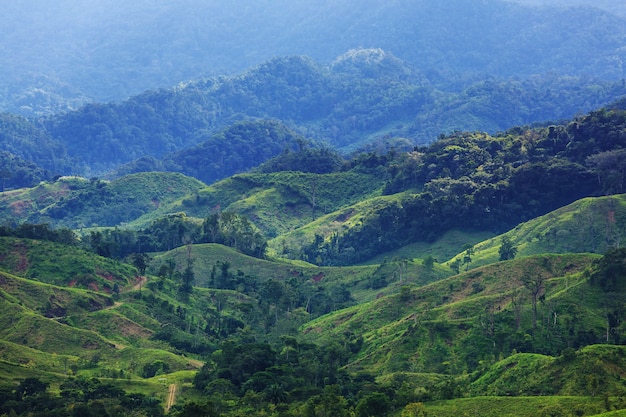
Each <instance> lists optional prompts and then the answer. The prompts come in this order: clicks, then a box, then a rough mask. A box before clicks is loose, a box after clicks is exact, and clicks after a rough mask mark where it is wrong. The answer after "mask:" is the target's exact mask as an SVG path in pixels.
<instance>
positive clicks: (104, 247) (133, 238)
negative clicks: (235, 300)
mask: <svg viewBox="0 0 626 417" xmlns="http://www.w3.org/2000/svg"><path fill="white" fill-rule="evenodd" d="M83 240H84V241H85V242H86V243H87V244H88V245H89V246H90V247H91V248H92V249H93V250H94V251H95V252H96V253H97V254H98V255H101V256H105V257H109V258H116V259H123V258H125V257H127V256H128V255H131V254H133V253H145V252H161V251H168V250H171V249H174V248H177V247H179V246H185V245H189V244H194V243H219V244H223V245H226V246H230V247H232V248H235V249H237V250H238V251H240V252H241V253H244V254H246V255H250V256H254V257H257V258H263V257H265V250H266V248H267V241H266V239H265V238H264V237H263V236H262V235H261V233H260V232H259V231H258V230H257V229H256V227H255V226H254V225H253V224H252V223H251V222H250V220H249V219H248V218H247V217H245V216H243V215H240V214H236V213H232V212H220V213H214V214H212V215H210V216H209V217H207V218H206V219H205V220H204V221H200V222H198V220H197V219H191V218H188V217H187V216H186V215H185V214H184V213H174V214H170V215H167V216H165V217H161V218H159V219H157V220H155V221H154V222H152V223H151V224H150V226H148V227H146V228H143V229H140V230H131V229H120V228H111V229H104V230H102V231H92V232H90V233H89V234H88V235H87V236H86V237H85V238H84V239H83Z"/></svg>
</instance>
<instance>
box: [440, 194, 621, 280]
mask: <svg viewBox="0 0 626 417" xmlns="http://www.w3.org/2000/svg"><path fill="white" fill-rule="evenodd" d="M625 203H626V195H624V194H621V195H613V196H607V197H597V198H585V199H582V200H578V201H576V202H574V203H572V204H569V205H567V206H565V207H562V208H560V209H557V210H555V211H553V212H550V213H548V214H546V215H544V216H541V217H538V218H536V219H533V220H530V221H528V222H525V223H521V224H519V225H518V226H516V227H515V228H514V229H513V230H511V231H509V232H506V233H504V234H502V235H500V236H497V237H494V238H492V239H488V240H486V241H484V242H481V243H480V244H477V245H474V246H473V254H472V260H471V263H470V266H471V267H472V268H475V267H478V266H481V265H486V264H490V263H493V262H497V261H498V260H499V258H500V255H501V254H500V252H499V250H500V248H501V247H502V239H503V238H505V239H509V241H510V244H511V245H512V246H513V247H514V248H515V249H516V255H517V256H529V255H536V254H540V253H571V252H577V253H584V252H588V253H605V252H606V251H607V250H609V249H610V248H612V247H617V246H620V245H621V241H622V230H624V227H626V204H625ZM463 257H464V254H463V253H461V254H458V255H457V256H456V257H454V258H452V259H450V261H449V262H448V264H450V263H453V262H455V261H457V260H458V261H459V262H462V258H463Z"/></svg>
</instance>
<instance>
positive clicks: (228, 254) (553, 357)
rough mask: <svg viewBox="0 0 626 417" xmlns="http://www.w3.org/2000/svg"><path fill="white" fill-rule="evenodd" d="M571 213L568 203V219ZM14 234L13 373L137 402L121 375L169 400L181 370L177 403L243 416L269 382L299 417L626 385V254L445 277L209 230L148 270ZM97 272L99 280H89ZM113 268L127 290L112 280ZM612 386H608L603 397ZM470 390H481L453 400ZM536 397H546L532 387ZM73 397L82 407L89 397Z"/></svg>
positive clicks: (549, 400)
mask: <svg viewBox="0 0 626 417" xmlns="http://www.w3.org/2000/svg"><path fill="white" fill-rule="evenodd" d="M292 175H293V174H292ZM277 178H280V176H278V177H277ZM606 199H607V198H600V199H597V205H598V206H600V207H602V206H603V204H604V203H603V202H604V201H605V200H606ZM590 201H591V200H583V201H581V202H579V204H583V205H587V206H593V205H594V203H595V200H594V203H590ZM570 212H571V210H569V209H568V210H560V211H557V212H555V213H553V214H552V216H553V217H554V218H555V219H557V220H555V221H557V222H558V221H561V219H564V220H565V219H567V218H569V213H570ZM566 238H567V237H564V239H566ZM3 242H4V243H3V247H5V250H4V253H5V254H4V255H1V256H0V257H1V258H2V260H3V263H2V264H1V265H0V269H2V270H3V271H6V272H3V273H2V279H1V280H0V285H1V287H2V291H1V294H2V297H3V299H4V302H3V303H2V305H3V306H4V309H3V311H2V314H0V321H2V322H3V326H2V328H3V329H4V330H3V333H2V335H1V336H2V337H1V340H2V342H1V343H0V346H1V348H0V351H1V352H2V370H1V371H0V372H4V373H5V375H7V379H8V380H13V379H15V380H16V382H15V384H14V385H13V387H16V386H17V387H19V385H18V384H19V383H20V381H25V380H24V378H25V376H26V375H28V376H30V377H32V378H35V379H36V380H37V381H47V382H49V383H51V384H52V386H53V387H61V390H64V389H68V387H69V385H68V384H69V383H76V384H78V386H82V385H80V384H83V383H85V382H81V381H85V378H87V380H89V379H88V378H92V377H96V378H98V379H97V380H91V381H92V382H90V384H96V386H98V385H97V384H111V385H106V386H107V387H108V388H107V390H104V386H103V390H104V391H103V392H102V393H101V394H98V395H101V397H96V398H110V399H109V400H107V401H113V403H115V404H120V402H121V401H123V397H120V395H130V394H120V393H119V391H115V390H114V387H121V388H123V390H124V391H122V392H126V393H133V392H135V393H144V394H142V395H144V397H141V398H152V399H153V400H152V402H147V403H145V404H144V402H142V404H144V406H148V405H147V404H152V406H157V407H158V406H163V405H164V404H165V402H166V399H167V398H166V397H167V395H166V392H167V390H166V388H167V387H165V386H164V385H163V383H160V382H159V381H161V380H163V379H164V378H166V379H167V380H168V381H174V382H173V383H174V384H176V385H177V386H178V387H179V389H180V390H181V391H180V398H179V404H181V405H180V408H178V409H175V410H174V411H173V412H175V413H176V412H180V413H184V412H185V411H184V410H185V409H191V407H193V402H194V401H199V402H200V403H203V402H204V401H207V400H208V401H210V403H211V404H218V405H219V407H223V408H222V410H223V411H222V413H224V414H227V415H229V414H230V413H236V412H237V410H241V409H242V408H241V407H243V409H245V407H248V406H246V405H245V401H248V400H247V399H245V400H244V398H250V397H249V396H251V395H253V393H257V395H259V397H258V398H257V400H256V401H257V403H256V404H258V407H259V412H264V411H263V410H269V409H271V407H272V404H276V405H278V404H285V405H284V406H285V407H289V408H290V409H292V410H293V412H295V413H296V414H297V413H300V412H301V411H302V410H303V409H306V408H307V407H313V406H314V405H315V404H318V405H319V403H318V401H321V398H323V397H321V396H329V397H328V398H335V399H336V400H337V401H339V404H343V405H341V406H340V409H342V410H346V409H348V408H351V407H354V408H357V407H360V408H361V409H362V408H363V407H366V406H367V404H368V402H367V401H374V398H377V400H376V403H380V404H386V407H389V408H388V409H387V411H385V412H392V411H391V410H393V409H395V410H396V411H395V412H396V413H399V412H400V411H401V410H403V409H405V408H406V407H409V405H410V404H412V403H417V402H422V403H423V404H422V405H421V406H420V407H426V410H429V412H437V413H438V414H439V413H443V414H442V415H447V414H446V413H449V412H451V411H450V410H451V408H452V407H454V408H455V409H456V410H459V407H461V409H463V410H469V409H471V408H472V407H475V406H476V405H477V404H480V401H491V402H496V403H497V404H499V405H498V406H497V407H500V408H499V409H502V407H505V408H506V407H517V412H518V414H515V413H514V412H513V411H512V412H511V415H529V416H530V415H535V414H536V412H537V410H544V409H548V408H549V407H551V406H552V405H553V404H555V402H556V403H557V404H559V405H560V407H561V409H562V408H563V407H566V406H565V405H564V404H570V406H571V407H575V408H577V409H579V410H581V415H591V414H596V413H599V412H601V411H603V410H606V409H607V408H606V407H607V405H606V404H607V401H608V404H609V407H615V408H619V407H621V405H620V403H619V400H618V396H620V395H622V393H623V392H624V390H626V387H624V386H623V384H622V383H621V382H620V381H621V379H620V378H622V377H623V375H621V374H620V372H619V370H616V369H619V368H615V365H616V364H619V362H616V361H617V360H618V359H617V358H619V357H621V356H620V355H621V353H620V352H621V350H620V349H621V347H619V346H612V345H598V343H607V342H609V343H610V344H617V343H619V341H620V340H621V334H622V333H623V328H622V324H621V323H622V320H621V315H622V314H623V313H622V312H621V310H620V308H619V305H620V303H623V300H622V297H623V288H622V287H623V285H622V284H623V283H621V280H618V281H610V280H608V281H607V280H606V279H605V278H604V277H606V275H603V274H604V272H602V271H605V270H606V271H610V270H613V269H611V268H613V266H611V265H613V264H612V262H614V260H611V259H614V258H609V257H606V258H601V257H600V256H598V255H589V254H581V255H573V254H562V255H540V256H534V257H524V258H522V257H520V258H518V259H515V260H512V261H506V262H499V263H495V264H491V265H486V266H483V267H479V268H476V269H472V270H471V271H467V272H463V273H462V274H459V275H455V276H451V277H449V278H445V277H446V276H449V274H450V273H452V272H451V271H450V270H449V269H447V268H445V267H443V266H440V265H438V264H437V263H431V264H429V263H428V262H426V260H424V261H419V260H391V261H384V262H382V263H381V264H379V265H369V266H359V267H340V268H332V267H317V266H314V265H310V264H309V265H307V264H303V263H287V262H280V263H276V262H270V261H268V260H262V259H257V258H253V257H249V256H245V255H242V254H241V253H238V252H237V251H235V250H232V249H229V248H226V247H224V246H221V245H215V244H193V245H191V246H188V247H187V248H185V247H181V248H177V249H175V250H173V251H170V252H165V253H161V254H154V255H153V256H152V257H151V259H150V260H149V265H148V269H147V272H148V274H149V275H148V280H147V282H145V281H144V280H143V279H141V278H137V276H136V275H137V270H136V269H135V267H131V266H129V265H120V264H118V263H117V262H116V261H113V260H110V259H106V258H101V257H98V256H96V255H93V254H90V253H88V252H85V251H84V250H82V249H78V248H76V247H73V246H69V247H68V246H64V245H62V244H59V243H52V242H44V241H35V240H30V239H16V238H10V237H6V238H3ZM476 246H477V247H480V245H476ZM18 255H19V256H18ZM617 255H618V257H617V258H615V259H618V260H619V259H621V258H620V257H619V256H621V255H619V253H618V254H617ZM47 257H49V259H51V260H55V262H53V263H46V259H47ZM59 260H61V261H59ZM77 260H82V261H80V262H76V261H77ZM599 260H602V261H601V262H600V261H599ZM46 265H47V266H46ZM90 268H91V269H90ZM89 271H95V274H94V272H89ZM90 273H91V274H93V275H91V277H92V278H91V280H92V281H91V283H89V282H88V281H89V278H87V279H86V280H85V279H78V280H76V281H75V280H74V277H76V278H78V277H88V276H89V275H88V274H90ZM13 274H21V275H22V276H23V277H27V278H20V277H17V276H16V275H13ZM620 276H621V275H620ZM112 277H113V278H112ZM34 279H37V280H38V281H36V280H34ZM97 279H104V281H94V280H97ZM111 279H113V280H114V282H116V283H118V285H117V289H116V290H113V291H110V290H107V287H106V285H104V284H102V283H100V284H96V282H108V283H109V284H110V283H111V282H113V281H111ZM186 282H191V283H192V284H193V285H194V287H193V288H192V289H191V290H188V289H186V287H185V283H186ZM50 283H54V284H55V285H51V284H50ZM78 283H80V284H79V285H78ZM79 287H80V288H79ZM108 288H111V287H108ZM537 288H538V290H537ZM111 289H112V288H111ZM607 320H608V321H607ZM301 325H302V327H299V326H301ZM607 326H608V327H607ZM607 329H608V330H607ZM607 331H608V333H607ZM607 338H608V339H607ZM68 341H72V342H71V343H68ZM520 352H523V353H520ZM183 354H184V356H183ZM249 355H252V356H249ZM250 358H256V359H255V360H254V361H252V362H251V359H250ZM203 362H204V363H207V364H209V365H208V366H204V367H202V368H200V367H201V366H202V363H203ZM194 369H200V372H198V373H196V372H195V371H193V370H194ZM574 375H575V376H574ZM583 375H593V378H594V379H593V380H592V379H585V378H586V377H584V378H583V377H582V376H583ZM73 378H76V379H73ZM302 378H304V379H302ZM581 378H582V379H581ZM72 381H75V382H72ZM98 381H100V382H98ZM104 381H106V382H104ZM577 381H578V382H577ZM333 384H341V386H342V388H341V391H339V392H337V391H335V388H333ZM272 386H274V388H270V387H272ZM276 387H280V388H281V390H280V391H273V390H275V389H276ZM55 389H58V388H55ZM72 389H76V388H72ZM82 389H86V388H80V390H82ZM3 392H5V391H3ZM81 392H82V391H81ZM85 392H86V391H85ZM116 392H117V393H116ZM246 392H247V394H246ZM600 392H605V393H607V394H608V396H609V398H608V400H604V401H602V402H598V401H597V400H595V399H593V398H592V397H591V396H594V395H596V394H598V393H600ZM225 393H228V394H227V395H228V398H230V400H228V401H229V402H226V400H225V398H224V395H225ZM281 393H284V394H281ZM400 394H401V395H400ZM3 395H4V394H3ZM7 395H13V394H10V393H9V394H7ZM47 395H51V398H54V394H47ZM133 395H134V394H133ZM381 395H383V396H382V397H381ZM391 395H393V398H394V399H393V400H391V399H390V398H392V397H391ZM467 395H470V396H472V398H473V400H471V401H470V400H469V399H464V400H457V401H458V402H454V403H449V402H445V401H443V400H447V399H451V398H457V397H460V396H467ZM529 395H530V396H533V395H542V397H541V398H543V399H542V400H540V399H539V397H538V398H537V399H534V400H533V399H530V398H528V399H523V398H524V396H529ZM246 396H248V397H246ZM476 396H508V397H510V396H515V397H516V398H518V399H517V400H513V399H512V398H508V399H505V398H501V397H485V398H484V399H483V400H481V399H480V398H478V397H476ZM559 396H569V397H568V399H565V397H563V399H560V398H561V397H559ZM72 398H73V399H72V402H71V403H72V404H76V405H75V406H79V405H80V404H82V403H83V402H84V401H87V400H86V398H88V397H83V396H82V394H81V395H77V396H76V397H72ZM341 398H343V399H342V400H341ZM384 398H387V400H384ZM487 398H493V399H491V400H488V399H487ZM28 401H34V400H33V399H30V400H26V399H23V400H22V401H21V402H19V403H16V404H22V405H23V406H24V407H27V404H30V403H29V402H28ZM51 401H52V400H51ZM142 401H143V400H142ZM145 401H147V400H145ZM185 401H189V403H188V404H187V405H186V406H183V405H182V404H184V402H185ZM381 401H382V403H381ZM385 401H388V402H385ZM463 401H466V402H463ZM113 403H107V404H108V405H104V404H103V407H105V408H107V407H111V404H113ZM509 403H510V404H509ZM7 404H13V403H7ZM286 404H290V405H289V406H287V405H286ZM507 404H509V405H507ZM513 404H516V406H514V405H513ZM522 404H523V407H522ZM127 406H128V405H127ZM371 406H373V405H371ZM485 406H486V405H485ZM59 407H65V405H59ZM416 407H417V406H416ZM465 407H467V408H465ZM519 407H522V408H519ZM297 410H300V411H297ZM522 410H526V411H522ZM392 414H393V412H392Z"/></svg>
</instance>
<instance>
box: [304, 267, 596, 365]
mask: <svg viewBox="0 0 626 417" xmlns="http://www.w3.org/2000/svg"><path fill="white" fill-rule="evenodd" d="M593 259H595V257H594V256H590V255H562V256H558V255H554V256H542V257H537V258H525V259H522V260H515V261H512V262H504V263H497V264H494V265H489V266H485V267H483V268H480V269H477V270H474V271H469V272H466V273H462V274H460V275H456V276H453V277H450V278H447V279H443V280H440V281H436V282H434V283H431V284H429V285H426V286H423V287H418V288H414V289H413V290H412V291H411V293H410V294H404V296H403V295H402V294H395V295H392V296H389V297H383V298H379V299H377V300H374V301H371V302H369V303H365V304H361V305H357V306H354V307H351V308H348V309H345V310H342V311H338V312H336V313H333V314H329V315H326V316H323V317H320V318H318V319H316V320H314V321H312V322H309V323H307V324H305V325H304V326H303V328H302V331H303V333H304V334H305V335H308V336H309V337H314V338H316V339H319V338H333V337H334V336H336V335H340V334H343V333H350V332H352V333H355V332H358V333H360V334H362V335H363V338H364V345H363V348H362V349H361V351H360V352H359V354H358V355H357V357H355V358H354V360H353V361H352V363H351V364H350V365H348V368H349V369H352V370H358V369H366V368H367V369H370V370H375V371H376V370H377V371H378V372H382V373H384V372H396V371H407V370H411V371H414V372H424V371H426V372H428V371H429V369H431V368H432V365H433V364H429V363H428V362H427V358H428V357H429V354H430V353H431V352H429V349H431V348H432V345H433V343H434V340H433V339H432V338H431V339H430V342H429V337H431V336H432V335H433V333H432V332H433V331H436V329H437V328H438V326H439V324H441V323H444V324H445V326H444V328H447V329H448V330H447V336H446V337H445V340H446V343H450V344H451V345H450V351H449V352H448V353H449V354H450V355H451V358H450V360H451V361H454V359H453V358H452V357H453V356H454V355H459V354H461V352H462V351H463V348H464V346H463V345H462V344H463V343H464V342H465V340H464V336H466V332H465V330H467V328H468V324H470V323H472V322H473V321H475V320H476V319H477V318H478V317H479V316H480V315H481V314H484V312H485V311H487V310H488V309H490V308H498V309H501V310H504V311H506V310H507V309H510V308H511V306H510V297H511V294H512V293H513V291H515V290H516V289H518V288H521V287H522V286H523V285H522V283H521V282H520V278H521V276H522V275H523V273H524V271H525V270H527V269H528V268H533V269H535V270H537V271H541V274H543V275H544V276H545V277H546V278H547V279H548V281H547V283H546V294H547V297H552V296H554V297H559V298H564V300H565V296H566V295H567V294H568V293H570V292H576V293H575V294H574V298H576V296H577V295H578V292H577V290H576V288H577V286H578V285H583V282H584V281H585V278H584V277H582V275H581V274H579V273H578V272H580V271H581V270H582V269H584V268H585V267H586V266H588V265H589V264H590V262H591V261H592V260H593ZM564 275H565V276H567V278H559V277H561V276H564ZM564 302H572V303H574V302H577V303H579V302H580V300H577V301H575V300H566V301H564ZM589 316H590V317H589V320H590V321H591V320H592V318H593V317H594V316H593V315H591V314H590V315H589ZM525 319H526V320H528V316H526V317H525ZM593 324H594V325H596V326H599V327H601V326H602V322H599V323H593ZM590 325H592V324H590ZM439 327H441V326H439ZM444 328H442V329H441V330H444ZM429 329H431V330H430V331H431V333H430V335H429V333H428V332H429ZM437 337H439V336H437ZM455 352H456V353H455ZM454 367H455V365H454V364H450V368H451V370H452V368H454ZM461 370H462V369H460V368H458V369H456V371H457V372H460V371H461Z"/></svg>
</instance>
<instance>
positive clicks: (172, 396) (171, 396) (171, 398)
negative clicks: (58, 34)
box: [165, 384, 176, 413]
mask: <svg viewBox="0 0 626 417" xmlns="http://www.w3.org/2000/svg"><path fill="white" fill-rule="evenodd" d="M175 402H176V384H170V388H169V391H168V394H167V405H166V406H165V412H166V413H167V412H169V411H170V408H172V406H173V405H174V403H175Z"/></svg>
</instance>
